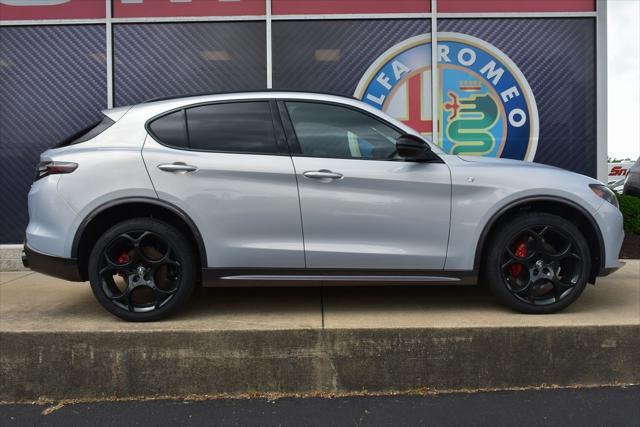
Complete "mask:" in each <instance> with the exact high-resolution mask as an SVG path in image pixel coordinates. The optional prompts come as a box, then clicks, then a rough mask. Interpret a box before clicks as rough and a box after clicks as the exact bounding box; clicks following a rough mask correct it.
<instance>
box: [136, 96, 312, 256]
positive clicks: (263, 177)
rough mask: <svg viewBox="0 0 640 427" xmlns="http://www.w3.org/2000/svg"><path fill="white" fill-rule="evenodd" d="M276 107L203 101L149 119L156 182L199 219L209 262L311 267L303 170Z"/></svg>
mask: <svg viewBox="0 0 640 427" xmlns="http://www.w3.org/2000/svg"><path fill="white" fill-rule="evenodd" d="M272 104H273V109H272ZM275 108H277V107H276V106H275V102H274V101H265V100H259V101H233V102H218V103H211V104H206V105H195V106H190V107H186V108H182V109H179V110H176V111H172V112H170V113H169V114H166V115H164V116H161V117H160V118H158V119H155V120H153V121H151V122H150V123H149V125H148V127H147V128H148V130H149V136H148V137H147V140H146V141H145V144H144V148H143V150H142V154H143V158H144V161H145V164H146V166H147V169H148V171H149V175H150V177H151V180H152V182H153V185H154V187H155V189H156V191H157V193H158V196H159V197H160V198H161V199H164V200H166V201H169V202H171V203H173V204H174V205H176V206H178V207H179V208H181V209H182V210H183V211H185V212H186V213H187V214H188V215H189V216H190V217H191V219H192V220H193V221H194V222H195V223H196V225H197V226H198V228H199V231H200V233H201V235H202V237H203V240H204V243H205V247H206V251H207V260H208V264H209V265H208V267H213V268H246V267H290V268H302V267H304V251H303V246H302V225H301V222H300V207H299V202H298V188H297V185H296V177H295V175H294V169H293V164H292V161H291V157H290V156H289V152H288V148H287V147H286V141H284V139H283V138H284V136H283V134H282V130H281V127H280V125H279V123H278V126H277V127H276V126H274V122H273V120H274V119H277V112H276V111H275Z"/></svg>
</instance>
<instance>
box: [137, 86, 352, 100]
mask: <svg viewBox="0 0 640 427" xmlns="http://www.w3.org/2000/svg"><path fill="white" fill-rule="evenodd" d="M261 93H264V94H265V95H267V96H277V97H281V95H286V94H296V95H298V96H299V95H304V94H309V95H328V96H332V97H334V96H337V97H341V98H347V99H356V100H358V98H356V97H354V96H348V95H344V94H341V93H331V92H320V91H309V90H295V89H294V90H291V89H259V90H258V89H257V90H244V91H226V92H204V93H191V94H181V95H172V96H161V97H157V98H150V99H147V100H145V101H143V102H142V104H147V103H150V102H156V101H171V100H177V99H181V98H195V97H209V96H212V95H242V94H247V95H256V94H261Z"/></svg>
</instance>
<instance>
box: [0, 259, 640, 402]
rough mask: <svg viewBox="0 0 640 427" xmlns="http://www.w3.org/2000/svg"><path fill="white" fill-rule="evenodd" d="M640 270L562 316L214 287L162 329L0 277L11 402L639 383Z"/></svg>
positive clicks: (379, 295)
mask: <svg viewBox="0 0 640 427" xmlns="http://www.w3.org/2000/svg"><path fill="white" fill-rule="evenodd" d="M638 354H640V261H637V260H636V261H629V262H628V263H627V265H626V266H625V267H624V268H623V269H622V270H620V271H618V272H617V273H615V274H613V275H612V276H609V277H605V278H599V279H598V284H597V286H595V287H593V286H588V287H587V289H586V290H585V292H584V294H583V295H582V296H581V297H580V299H579V300H578V301H577V302H576V303H574V304H573V305H572V306H571V307H569V308H568V309H567V310H565V311H563V312H562V313H559V314H555V315H547V316H526V315H520V314H516V313H513V312H511V311H509V310H507V309H505V308H504V307H502V306H500V305H499V304H498V303H497V302H496V301H495V300H494V299H493V298H492V297H491V296H490V295H489V293H488V290H487V289H486V288H484V287H483V286H477V287H452V286H448V287H428V286H425V287H417V286H413V287H385V288H383V287H351V288H324V289H320V288H255V289H253V288H237V289H228V288H227V289H205V290H204V291H203V292H202V294H200V295H197V296H196V297H195V298H194V300H193V301H192V303H191V304H190V306H189V307H188V308H187V309H186V310H184V311H183V312H181V313H180V314H178V315H176V316H173V317H172V318H170V319H169V320H167V321H164V322H156V323H145V324H140V323H137V324H134V323H126V322H124V321H120V320H118V319H117V318H115V317H113V316H111V315H110V314H109V313H107V312H106V311H105V310H104V309H102V307H100V306H99V305H98V303H97V302H96V301H95V299H94V297H93V295H92V293H91V290H90V288H89V286H88V284H78V283H70V282H64V281H60V280H57V279H52V278H49V277H46V276H42V275H39V274H37V273H30V272H28V271H23V272H11V273H9V272H6V273H0V362H1V363H0V373H1V375H0V376H1V377H2V378H3V380H2V383H1V384H0V400H3V399H4V400H25V399H34V398H38V397H50V398H57V399H60V398H86V397H104V396H111V395H117V396H121V397H124V396H140V395H187V394H193V393H197V394H219V393H231V394H234V393H251V392H283V393H296V392H301V393H309V392H354V391H362V390H369V391H390V390H408V389H417V388H429V389H450V390H454V389H465V388H483V389H484V388H508V387H528V386H541V385H545V384H546V385H550V384H558V385H605V384H622V383H638V382H640V372H639V371H640V369H639V368H638V366H640V357H639V356H638Z"/></svg>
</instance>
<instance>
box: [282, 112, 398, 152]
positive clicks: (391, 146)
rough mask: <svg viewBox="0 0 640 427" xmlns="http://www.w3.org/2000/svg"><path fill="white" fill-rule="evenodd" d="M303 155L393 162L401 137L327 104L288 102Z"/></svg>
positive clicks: (374, 121)
mask: <svg viewBox="0 0 640 427" xmlns="http://www.w3.org/2000/svg"><path fill="white" fill-rule="evenodd" d="M287 109H288V110H289V116H290V117H291V121H292V122H293V127H294V129H295V132H296V136H297V137H298V142H299V143H300V149H301V150H302V154H304V155H307V156H314V157H333V158H345V159H374V160H393V159H395V158H396V146H395V141H396V139H397V138H398V137H399V136H400V133H399V132H398V131H396V130H394V129H392V128H391V127H389V126H387V125H385V124H383V123H382V122H380V121H379V120H377V119H374V118H373V117H371V116H369V115H367V114H365V113H361V112H358V111H355V110H353V109H351V108H347V107H340V106H337V105H330V104H318V103H306V102H287Z"/></svg>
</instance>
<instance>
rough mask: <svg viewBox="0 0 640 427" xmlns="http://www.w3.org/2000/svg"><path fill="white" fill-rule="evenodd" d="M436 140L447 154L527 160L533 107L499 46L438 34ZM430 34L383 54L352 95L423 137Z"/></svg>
mask: <svg viewBox="0 0 640 427" xmlns="http://www.w3.org/2000/svg"><path fill="white" fill-rule="evenodd" d="M438 63H439V67H438V68H439V73H440V74H439V76H438V77H439V80H438V81H439V84H440V88H439V91H438V92H439V97H440V99H439V100H438V101H439V102H438V105H439V111H438V120H437V123H438V125H439V128H438V131H439V132H438V134H439V141H437V142H438V144H439V145H440V146H441V147H442V149H443V150H444V151H445V152H447V153H451V154H466V155H469V154H471V155H483V156H491V157H506V158H510V159H518V160H533V158H534V156H535V153H536V148H537V145H538V110H537V108H536V102H535V99H534V97H533V93H532V92H531V88H530V87H529V84H528V83H527V81H526V79H525V78H524V75H523V74H522V72H521V71H520V70H519V69H518V67H517V66H516V65H515V64H514V63H513V61H511V60H510V59H509V58H508V57H507V56H506V55H505V54H504V53H503V52H502V51H500V50H499V49H497V48H496V47H494V46H492V45H490V44H489V43H487V42H485V41H483V40H480V39H478V38H475V37H471V36H468V35H465V34H458V33H439V34H438ZM431 72H432V67H431V37H430V36H428V35H420V36H416V37H412V38H410V39H408V40H405V41H403V42H402V43H399V44H397V45H395V46H393V47H392V48H390V49H389V50H387V51H386V52H385V53H383V54H382V55H381V56H380V57H379V58H378V59H377V60H376V61H375V62H374V63H373V64H372V65H371V66H370V67H369V69H368V70H367V71H366V73H365V74H364V76H363V77H362V79H360V82H359V83H358V87H357V88H356V91H355V94H354V95H355V96H356V97H357V98H359V99H362V100H363V101H364V102H366V103H368V104H370V105H373V106H374V107H377V108H379V109H381V110H383V111H385V112H386V113H388V114H389V115H391V116H392V117H395V118H396V119H398V120H401V121H402V122H404V123H406V124H407V125H409V126H411V127H413V128H414V129H416V130H417V131H419V132H421V133H422V134H424V135H427V136H428V135H431V134H432V132H433V126H434V119H433V112H432V109H431Z"/></svg>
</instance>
